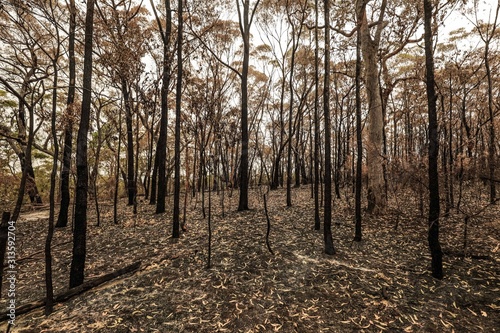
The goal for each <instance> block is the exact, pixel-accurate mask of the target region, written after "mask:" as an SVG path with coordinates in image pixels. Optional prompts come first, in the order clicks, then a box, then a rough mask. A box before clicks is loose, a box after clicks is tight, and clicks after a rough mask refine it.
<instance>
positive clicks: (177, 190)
mask: <svg viewBox="0 0 500 333" xmlns="http://www.w3.org/2000/svg"><path fill="white" fill-rule="evenodd" d="M177 3H178V5H177V12H178V13H177V18H178V25H177V84H176V96H175V150H174V160H175V164H174V214H173V229H172V238H179V236H180V233H179V226H180V222H179V215H180V212H179V211H180V209H179V205H180V200H181V103H182V38H183V24H184V20H183V17H182V15H183V12H182V11H183V3H182V0H178V2H177ZM209 260H210V259H209ZM208 267H210V261H209V262H208Z"/></svg>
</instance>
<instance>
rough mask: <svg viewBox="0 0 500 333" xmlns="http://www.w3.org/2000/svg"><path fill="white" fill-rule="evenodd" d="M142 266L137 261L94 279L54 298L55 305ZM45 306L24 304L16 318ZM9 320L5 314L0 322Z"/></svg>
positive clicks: (37, 303) (41, 301) (38, 302)
mask: <svg viewBox="0 0 500 333" xmlns="http://www.w3.org/2000/svg"><path fill="white" fill-rule="evenodd" d="M140 266H141V262H140V261H137V262H135V263H133V264H131V265H128V266H125V267H123V268H120V269H118V270H116V271H114V272H111V273H108V274H105V275H102V276H99V277H97V278H95V279H92V280H90V281H87V282H84V283H83V284H81V285H79V286H77V287H74V288H71V289H69V290H67V291H65V292H63V293H62V294H60V295H57V296H56V297H54V303H63V302H65V301H67V300H69V299H70V298H72V297H74V296H77V295H80V294H82V293H84V292H86V291H88V290H90V289H92V288H95V287H98V286H100V285H101V284H103V283H106V282H108V281H110V280H113V279H115V278H117V277H120V276H122V275H124V274H127V273H132V272H135V271H136V270H138V269H139V267H140ZM44 305H45V299H43V300H39V301H34V302H31V303H28V304H24V305H22V306H20V307H19V308H17V309H16V316H19V315H22V314H25V313H28V312H30V311H33V310H35V309H37V308H41V307H43V306H44ZM7 319H9V317H8V316H7V314H4V315H2V317H1V318H0V321H5V320H7Z"/></svg>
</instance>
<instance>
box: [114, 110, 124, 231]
mask: <svg viewBox="0 0 500 333" xmlns="http://www.w3.org/2000/svg"><path fill="white" fill-rule="evenodd" d="M121 147H122V109H121V108H120V109H119V110H118V149H117V153H116V174H115V193H114V198H113V222H114V224H118V191H119V188H120V153H121Z"/></svg>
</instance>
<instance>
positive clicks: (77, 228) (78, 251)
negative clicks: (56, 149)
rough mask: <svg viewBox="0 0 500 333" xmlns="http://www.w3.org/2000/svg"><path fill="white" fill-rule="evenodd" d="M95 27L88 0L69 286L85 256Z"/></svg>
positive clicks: (80, 276) (76, 281) (80, 275)
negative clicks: (88, 136) (88, 143)
mask: <svg viewBox="0 0 500 333" xmlns="http://www.w3.org/2000/svg"><path fill="white" fill-rule="evenodd" d="M93 31H94V0H88V1H87V14H86V19H85V46H84V47H85V53H84V63H83V66H84V67H83V99H82V111H81V117H80V127H79V130H78V137H77V144H76V146H77V147H76V169H77V179H76V197H75V223H74V230H73V258H72V260H71V269H70V281H69V286H70V288H73V287H76V286H79V285H81V284H82V283H83V280H84V271H85V257H86V252H87V245H86V237H87V190H88V178H89V177H88V162H87V134H88V130H89V122H90V107H91V99H92V37H93V36H92V35H93Z"/></svg>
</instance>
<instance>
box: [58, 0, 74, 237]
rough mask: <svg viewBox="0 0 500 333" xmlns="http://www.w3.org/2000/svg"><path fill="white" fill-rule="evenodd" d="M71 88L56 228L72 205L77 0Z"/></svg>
mask: <svg viewBox="0 0 500 333" xmlns="http://www.w3.org/2000/svg"><path fill="white" fill-rule="evenodd" d="M69 10H70V21H69V46H68V57H69V87H68V98H67V100H66V118H65V123H64V149H63V165H62V170H61V207H60V208H59V216H58V218H57V223H56V227H57V228H63V227H66V226H67V225H68V212H69V203H70V194H69V174H70V170H71V152H72V150H73V112H74V110H73V108H74V106H73V104H74V102H75V80H76V60H75V29H76V6H75V0H70V2H69Z"/></svg>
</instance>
